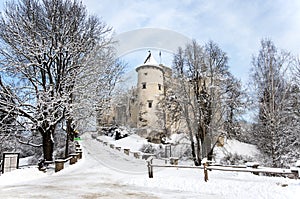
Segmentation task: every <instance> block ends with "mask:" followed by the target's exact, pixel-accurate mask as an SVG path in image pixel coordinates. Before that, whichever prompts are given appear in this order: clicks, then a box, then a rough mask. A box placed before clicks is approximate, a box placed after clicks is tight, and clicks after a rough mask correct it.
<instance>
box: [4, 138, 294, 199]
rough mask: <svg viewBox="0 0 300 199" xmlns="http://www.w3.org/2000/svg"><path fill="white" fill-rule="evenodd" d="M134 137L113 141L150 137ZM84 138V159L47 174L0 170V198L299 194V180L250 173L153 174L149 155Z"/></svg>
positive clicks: (193, 171)
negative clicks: (137, 156)
mask: <svg viewBox="0 0 300 199" xmlns="http://www.w3.org/2000/svg"><path fill="white" fill-rule="evenodd" d="M134 136H135V135H134ZM134 136H131V137H129V138H127V139H122V140H118V141H113V140H110V141H111V142H114V144H115V145H117V144H118V145H119V146H122V147H124V148H125V147H126V146H128V145H130V146H133V147H136V148H135V149H136V150H137V149H138V146H139V145H140V144H143V143H145V140H143V139H140V138H139V137H134ZM107 139H109V138H107ZM80 143H81V145H82V148H83V152H84V155H83V159H82V160H80V161H79V162H78V163H77V164H75V165H70V166H67V168H65V169H64V170H62V171H60V172H58V173H54V172H53V171H50V172H47V173H43V172H40V171H38V169H37V168H36V167H31V168H24V169H19V170H16V171H13V172H9V173H5V174H3V175H1V176H0V198H1V199H2V198H5V199H6V198H39V199H40V198H182V199H184V198H206V199H210V198H218V199H222V198H228V199H229V198H230V199H232V198H255V199H259V198H272V199H277V198H280V199H282V198H286V199H293V198H295V199H296V198H299V197H300V180H299V179H298V180H293V179H288V178H279V177H264V176H256V175H253V174H251V173H237V172H221V171H209V172H208V176H209V181H208V182H204V180H203V179H204V176H203V170H197V169H176V168H166V169H162V168H154V178H152V179H149V178H148V173H147V167H146V162H145V160H141V159H135V158H134V157H132V156H127V155H125V154H124V153H123V152H120V151H117V150H115V149H111V148H109V146H103V144H101V143H99V142H98V141H96V140H94V139H92V138H91V136H90V135H89V134H85V135H84V136H82V141H80ZM132 150H134V149H132ZM232 150H233V149H232ZM239 150H240V149H239ZM157 163H160V162H157ZM50 170H51V169H50Z"/></svg>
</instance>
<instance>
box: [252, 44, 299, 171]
mask: <svg viewBox="0 0 300 199" xmlns="http://www.w3.org/2000/svg"><path fill="white" fill-rule="evenodd" d="M252 66H253V73H252V84H253V86H254V92H255V93H256V99H257V106H258V118H257V123H256V124H255V125H256V127H255V134H256V137H257V144H258V146H259V148H260V149H261V150H262V151H263V152H264V153H266V154H267V155H269V156H270V158H271V164H272V166H275V167H279V166H281V157H282V155H283V153H282V152H283V145H284V144H283V143H287V142H288V141H287V139H286V136H287V135H285V130H284V129H286V128H287V127H288V126H289V125H291V123H290V121H289V119H288V118H290V117H291V114H290V113H291V112H290V111H288V110H287V108H288V107H289V106H290V105H289V103H290V102H291V101H290V100H289V99H290V96H291V95H290V94H291V86H290V85H291V84H290V83H289V81H288V78H287V77H288V76H287V75H288V71H289V70H288V69H289V67H290V66H291V58H290V55H289V54H288V53H285V52H283V51H282V52H279V51H278V50H277V49H276V47H275V45H274V44H273V42H272V41H271V40H268V39H265V40H262V41H261V49H260V51H259V54H258V56H256V57H253V60H252ZM292 126H294V125H292Z"/></svg>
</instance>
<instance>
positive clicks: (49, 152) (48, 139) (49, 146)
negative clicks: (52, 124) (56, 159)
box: [43, 130, 54, 161]
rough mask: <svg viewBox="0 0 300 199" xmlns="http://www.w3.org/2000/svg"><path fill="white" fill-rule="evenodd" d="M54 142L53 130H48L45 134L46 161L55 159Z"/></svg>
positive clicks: (44, 151)
mask: <svg viewBox="0 0 300 199" xmlns="http://www.w3.org/2000/svg"><path fill="white" fill-rule="evenodd" d="M53 150H54V143H53V139H52V131H51V130H48V131H47V132H45V133H44V134H43V153H44V159H45V160H46V161H52V160H53Z"/></svg>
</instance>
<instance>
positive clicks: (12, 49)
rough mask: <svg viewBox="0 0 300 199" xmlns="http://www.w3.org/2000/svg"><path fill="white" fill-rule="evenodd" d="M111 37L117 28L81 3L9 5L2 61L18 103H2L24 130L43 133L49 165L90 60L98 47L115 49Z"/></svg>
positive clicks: (1, 21)
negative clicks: (59, 129) (60, 126)
mask: <svg viewBox="0 0 300 199" xmlns="http://www.w3.org/2000/svg"><path fill="white" fill-rule="evenodd" d="M110 34H111V28H109V27H107V26H106V24H104V23H103V22H102V21H100V20H99V18H97V17H95V16H88V15H87V11H86V8H85V6H84V5H83V4H82V3H81V2H78V1H77V0H43V1H39V0H20V1H19V2H17V3H15V2H14V1H12V2H8V3H7V4H6V8H5V9H4V11H3V13H2V15H1V17H0V40H1V48H0V56H1V63H2V66H3V71H4V72H5V77H9V78H6V84H7V85H9V87H10V89H11V91H12V95H11V97H12V98H13V99H14V103H6V102H5V101H1V100H0V104H1V105H2V106H6V109H5V111H6V114H11V113H14V114H15V115H17V116H18V118H17V121H18V122H19V123H20V126H21V127H22V128H23V130H27V131H31V132H35V131H36V132H39V133H40V135H41V136H42V138H43V139H42V140H43V141H42V147H43V152H44V158H45V159H46V160H52V158H53V157H52V156H53V155H52V154H53V135H54V134H55V129H56V127H57V124H58V123H60V122H61V121H62V119H67V120H68V119H69V118H70V117H67V118H66V114H68V115H69V112H70V111H71V108H72V106H71V104H72V103H73V95H74V87H75V83H76V81H75V80H76V79H77V77H78V76H79V75H80V74H81V72H82V71H83V68H85V67H87V60H86V57H87V56H88V55H89V54H90V53H91V52H92V51H93V50H94V49H95V47H96V46H97V47H100V48H101V47H105V46H108V45H111V43H112V41H111V37H110ZM100 51H101V49H100ZM69 123H72V122H69ZM69 125H70V124H69Z"/></svg>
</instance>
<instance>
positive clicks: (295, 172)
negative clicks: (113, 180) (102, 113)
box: [92, 136, 300, 181]
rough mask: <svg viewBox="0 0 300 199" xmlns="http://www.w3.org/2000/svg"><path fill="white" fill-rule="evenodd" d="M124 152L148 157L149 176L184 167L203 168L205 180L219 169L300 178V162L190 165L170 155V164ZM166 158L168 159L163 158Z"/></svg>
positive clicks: (126, 150) (105, 143)
mask: <svg viewBox="0 0 300 199" xmlns="http://www.w3.org/2000/svg"><path fill="white" fill-rule="evenodd" d="M92 137H93V138H94V139H96V140H97V141H99V142H100V143H102V144H103V145H106V146H109V147H110V148H112V149H116V150H118V151H122V150H121V147H119V146H115V145H113V144H110V143H109V142H108V141H104V140H102V139H100V138H97V137H96V136H92ZM123 151H124V154H126V155H130V154H133V155H132V156H134V157H135V158H138V159H139V158H140V157H142V159H146V162H147V167H148V174H149V178H153V168H154V167H161V168H177V169H178V168H182V169H203V171H204V180H205V181H207V180H208V171H212V170H218V171H231V172H250V173H253V174H259V173H268V174H282V175H292V176H293V177H294V178H295V179H298V178H299V171H300V164H299V166H297V165H296V168H292V169H280V168H269V167H259V164H258V163H250V164H247V165H244V166H237V165H230V166H229V165H227V166H226V165H212V164H211V162H209V161H206V162H204V164H203V165H201V166H190V165H178V158H177V157H170V158H169V161H170V164H164V165H159V164H153V159H154V157H155V155H154V154H147V153H141V152H133V151H130V149H128V148H124V149H123ZM163 160H166V159H163Z"/></svg>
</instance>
